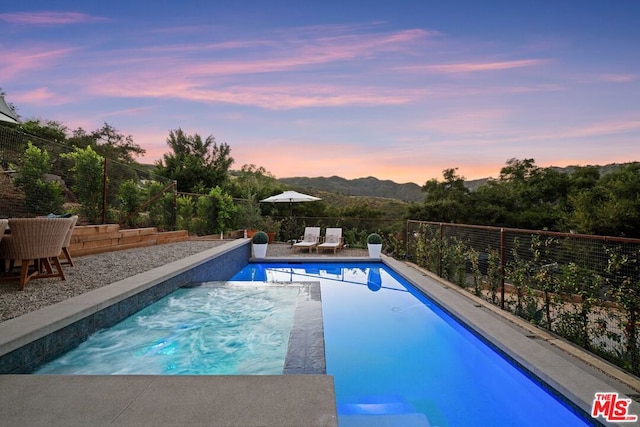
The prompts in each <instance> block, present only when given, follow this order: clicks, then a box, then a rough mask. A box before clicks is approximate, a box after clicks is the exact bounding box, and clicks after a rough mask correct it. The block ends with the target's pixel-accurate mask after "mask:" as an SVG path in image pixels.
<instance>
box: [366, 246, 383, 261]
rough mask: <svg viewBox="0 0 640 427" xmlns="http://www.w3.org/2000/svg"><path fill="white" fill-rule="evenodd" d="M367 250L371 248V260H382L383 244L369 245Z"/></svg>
mask: <svg viewBox="0 0 640 427" xmlns="http://www.w3.org/2000/svg"><path fill="white" fill-rule="evenodd" d="M367 248H369V258H380V252H382V243H380V244H372V243H367Z"/></svg>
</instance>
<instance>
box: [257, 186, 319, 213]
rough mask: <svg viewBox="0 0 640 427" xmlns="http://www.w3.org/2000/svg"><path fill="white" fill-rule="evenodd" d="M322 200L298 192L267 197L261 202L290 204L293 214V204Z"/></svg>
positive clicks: (287, 192)
mask: <svg viewBox="0 0 640 427" xmlns="http://www.w3.org/2000/svg"><path fill="white" fill-rule="evenodd" d="M317 200H322V199H320V197H315V196H310V195H308V194H304V193H298V192H297V191H285V192H284V193H280V194H276V195H275V196H271V197H267V198H266V199H263V200H260V202H262V203H289V207H290V210H291V213H292V214H293V203H299V202H315V201H317Z"/></svg>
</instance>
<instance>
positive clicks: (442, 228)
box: [438, 223, 444, 277]
mask: <svg viewBox="0 0 640 427" xmlns="http://www.w3.org/2000/svg"><path fill="white" fill-rule="evenodd" d="M438 225H439V228H440V242H439V244H438V276H439V277H442V237H443V235H444V226H443V225H442V223H440V224H438Z"/></svg>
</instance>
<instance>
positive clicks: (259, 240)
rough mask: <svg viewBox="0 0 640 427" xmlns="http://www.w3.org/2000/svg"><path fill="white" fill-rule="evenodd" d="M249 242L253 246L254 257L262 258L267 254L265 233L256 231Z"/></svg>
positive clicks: (267, 237) (267, 238)
mask: <svg viewBox="0 0 640 427" xmlns="http://www.w3.org/2000/svg"><path fill="white" fill-rule="evenodd" d="M251 243H252V246H253V256H254V257H255V258H264V257H266V256H267V245H268V243H269V236H267V233H265V232H264V231H258V232H257V233H255V234H254V235H253V237H251Z"/></svg>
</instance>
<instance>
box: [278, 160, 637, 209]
mask: <svg viewBox="0 0 640 427" xmlns="http://www.w3.org/2000/svg"><path fill="white" fill-rule="evenodd" d="M625 164H628V163H611V164H608V165H604V166H597V165H596V167H598V168H599V169H600V175H601V176H602V175H606V174H607V173H609V172H612V171H614V170H616V169H617V168H619V167H620V166H623V165H625ZM576 167H578V166H565V167H558V166H551V169H553V170H555V171H557V172H560V173H571V172H573V171H574V170H575V169H576ZM488 179H490V178H480V179H473V180H468V181H465V185H466V187H467V188H469V189H470V190H471V191H473V190H475V189H477V188H478V187H479V186H481V185H482V184H484V183H485V182H487V180H488ZM278 181H280V182H282V183H283V184H286V185H288V186H291V187H298V188H301V189H310V190H316V191H323V192H327V193H334V194H341V195H345V196H362V197H380V198H388V199H397V200H402V201H405V202H421V201H423V200H424V193H423V192H422V190H421V187H420V186H419V185H418V184H415V183H412V182H411V183H407V184H398V183H395V182H393V181H390V180H380V179H378V178H374V177H372V176H370V177H367V178H357V179H345V178H340V177H339V176H332V177H329V178H326V177H318V178H306V177H295V178H280V179H278Z"/></svg>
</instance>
